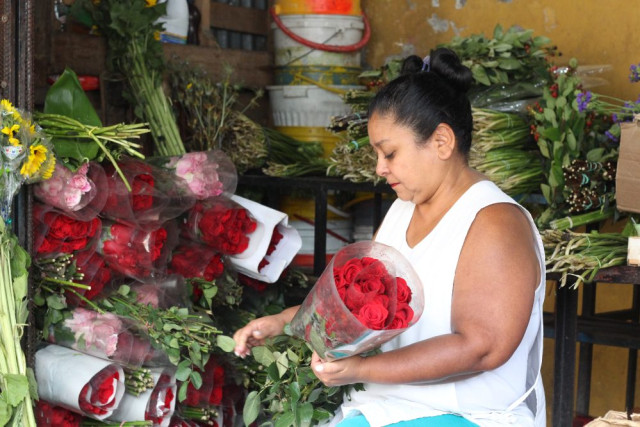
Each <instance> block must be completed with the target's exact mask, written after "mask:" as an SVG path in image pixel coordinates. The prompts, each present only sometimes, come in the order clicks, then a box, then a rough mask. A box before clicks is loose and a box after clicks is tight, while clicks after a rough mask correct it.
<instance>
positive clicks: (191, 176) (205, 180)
mask: <svg viewBox="0 0 640 427" xmlns="http://www.w3.org/2000/svg"><path fill="white" fill-rule="evenodd" d="M147 161H148V162H149V163H151V164H153V165H155V166H158V167H161V168H163V169H166V170H168V171H171V172H172V173H174V174H175V176H176V177H177V178H179V179H182V180H184V181H185V182H186V183H187V188H188V190H189V191H190V192H191V194H192V195H193V196H194V197H195V198H196V199H198V200H204V199H208V198H210V197H216V196H219V195H221V194H222V193H227V194H233V193H235V191H236V187H237V185H238V173H237V171H236V167H235V165H234V164H233V162H232V161H231V159H230V158H229V156H227V155H226V154H225V152H224V151H222V150H210V151H194V152H190V153H185V154H182V155H180V156H174V157H154V158H151V159H148V160H147Z"/></svg>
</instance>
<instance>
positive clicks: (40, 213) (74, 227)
mask: <svg viewBox="0 0 640 427" xmlns="http://www.w3.org/2000/svg"><path fill="white" fill-rule="evenodd" d="M32 221H33V232H34V239H33V240H34V242H33V246H34V248H35V250H36V253H37V255H43V254H61V253H65V254H70V253H72V252H74V251H78V250H82V249H85V248H91V247H93V246H94V245H95V243H96V242H97V241H98V239H99V238H100V229H101V225H102V222H101V221H100V219H99V218H97V217H93V218H92V219H90V220H87V221H81V220H77V219H74V218H72V217H70V216H68V215H66V214H64V213H63V212H61V211H59V210H57V209H55V208H53V207H51V206H47V205H43V204H40V203H34V204H33V213H32Z"/></svg>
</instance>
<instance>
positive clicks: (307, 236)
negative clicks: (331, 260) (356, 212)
mask: <svg viewBox="0 0 640 427" xmlns="http://www.w3.org/2000/svg"><path fill="white" fill-rule="evenodd" d="M289 225H290V226H292V227H293V228H295V229H296V230H297V231H298V233H299V234H300V238H301V239H302V248H300V250H299V251H298V253H299V254H303V255H308V254H313V249H314V237H315V234H314V233H315V227H314V226H313V225H311V224H308V223H306V222H304V221H289ZM327 230H331V231H332V232H333V233H336V234H337V235H339V236H341V237H342V238H343V239H339V238H337V237H334V236H332V235H331V234H329V233H327V255H333V254H335V253H336V252H338V251H339V250H340V249H341V248H343V247H345V246H346V245H348V244H349V243H348V242H349V241H351V232H352V226H351V220H349V219H336V220H328V221H327Z"/></svg>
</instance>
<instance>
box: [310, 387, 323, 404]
mask: <svg viewBox="0 0 640 427" xmlns="http://www.w3.org/2000/svg"><path fill="white" fill-rule="evenodd" d="M321 393H322V388H321V387H318V388H314V389H313V390H311V393H309V396H308V397H307V402H309V403H313V402H315V401H316V400H318V397H320V394H321Z"/></svg>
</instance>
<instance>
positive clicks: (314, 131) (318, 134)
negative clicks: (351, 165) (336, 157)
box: [275, 126, 340, 159]
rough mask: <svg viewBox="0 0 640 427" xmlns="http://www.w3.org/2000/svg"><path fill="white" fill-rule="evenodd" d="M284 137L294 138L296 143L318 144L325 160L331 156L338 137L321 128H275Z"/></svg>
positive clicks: (338, 139)
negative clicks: (320, 145)
mask: <svg viewBox="0 0 640 427" xmlns="http://www.w3.org/2000/svg"><path fill="white" fill-rule="evenodd" d="M275 129H276V130H278V131H280V132H282V133H283V134H285V135H288V136H290V137H291V138H295V139H297V140H298V141H304V142H320V144H322V149H323V151H324V155H323V156H322V157H324V158H325V159H328V158H330V157H331V156H332V154H333V149H334V148H335V147H336V144H337V143H338V141H340V136H338V135H337V134H335V133H333V132H331V131H330V130H327V129H326V128H323V127H315V126H279V127H276V128H275Z"/></svg>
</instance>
